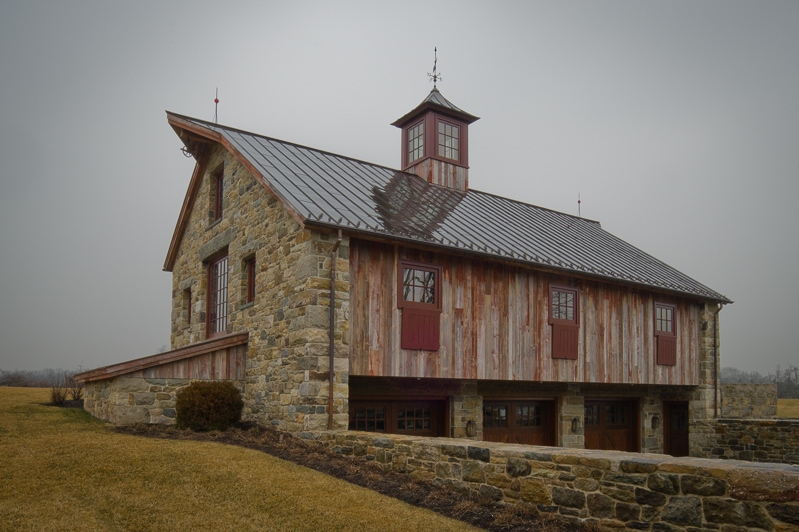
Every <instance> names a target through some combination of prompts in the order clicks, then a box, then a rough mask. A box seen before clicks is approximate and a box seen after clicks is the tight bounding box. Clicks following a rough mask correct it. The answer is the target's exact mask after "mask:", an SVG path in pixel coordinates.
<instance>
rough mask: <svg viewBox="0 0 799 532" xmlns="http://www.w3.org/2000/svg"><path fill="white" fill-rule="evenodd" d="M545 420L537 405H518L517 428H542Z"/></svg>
mask: <svg viewBox="0 0 799 532" xmlns="http://www.w3.org/2000/svg"><path fill="white" fill-rule="evenodd" d="M542 422H543V418H542V416H541V407H540V406H539V405H535V404H517V405H516V426H517V427H540V426H541V425H542Z"/></svg>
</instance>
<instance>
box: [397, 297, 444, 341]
mask: <svg viewBox="0 0 799 532" xmlns="http://www.w3.org/2000/svg"><path fill="white" fill-rule="evenodd" d="M440 329H441V311H439V310H436V309H420V308H415V307H405V308H404V309H402V338H401V344H400V346H401V347H402V349H424V350H425V351H438V349H439V348H440V347H441V334H440Z"/></svg>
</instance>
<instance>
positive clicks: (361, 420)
mask: <svg viewBox="0 0 799 532" xmlns="http://www.w3.org/2000/svg"><path fill="white" fill-rule="evenodd" d="M349 407H350V422H349V430H365V431H368V432H384V433H388V434H408V435H412V436H430V437H439V436H444V435H445V423H444V420H445V418H446V415H445V412H446V401H444V400H438V401H437V400H418V401H396V400H389V399H382V400H381V399H380V398H375V399H370V400H363V399H359V400H352V401H350V404H349Z"/></svg>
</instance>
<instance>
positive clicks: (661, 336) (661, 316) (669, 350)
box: [655, 303, 677, 366]
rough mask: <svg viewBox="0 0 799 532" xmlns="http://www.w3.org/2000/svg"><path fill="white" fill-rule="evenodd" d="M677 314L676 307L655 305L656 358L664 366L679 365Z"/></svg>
mask: <svg viewBox="0 0 799 532" xmlns="http://www.w3.org/2000/svg"><path fill="white" fill-rule="evenodd" d="M676 312H677V310H676V308H675V306H674V305H669V304H666V303H655V351H656V354H655V357H656V361H657V363H658V364H660V365H662V366H674V365H676V364H677V327H676V323H675V319H676V318H677V313H676Z"/></svg>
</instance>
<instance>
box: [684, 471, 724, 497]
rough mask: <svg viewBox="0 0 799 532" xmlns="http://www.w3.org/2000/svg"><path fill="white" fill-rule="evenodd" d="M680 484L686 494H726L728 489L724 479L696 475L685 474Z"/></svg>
mask: <svg viewBox="0 0 799 532" xmlns="http://www.w3.org/2000/svg"><path fill="white" fill-rule="evenodd" d="M680 485H681V486H682V492H683V494H685V495H691V494H695V495H724V494H725V492H726V491H727V483H726V482H724V481H723V480H721V479H718V478H709V477H699V476H695V475H683V476H682V478H681V479H680Z"/></svg>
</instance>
